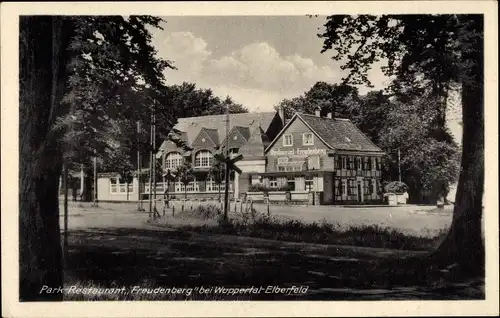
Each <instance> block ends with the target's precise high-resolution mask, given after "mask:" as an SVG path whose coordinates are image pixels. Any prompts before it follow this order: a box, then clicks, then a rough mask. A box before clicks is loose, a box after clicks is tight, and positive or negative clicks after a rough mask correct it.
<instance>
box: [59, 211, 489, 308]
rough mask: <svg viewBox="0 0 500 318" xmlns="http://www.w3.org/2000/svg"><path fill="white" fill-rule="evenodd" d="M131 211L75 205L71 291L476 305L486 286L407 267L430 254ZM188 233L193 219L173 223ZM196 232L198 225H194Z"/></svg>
mask: <svg viewBox="0 0 500 318" xmlns="http://www.w3.org/2000/svg"><path fill="white" fill-rule="evenodd" d="M134 210H135V206H131V205H112V204H110V205H106V204H101V207H100V208H93V209H91V208H90V207H88V206H83V207H79V206H78V205H76V204H70V218H69V220H70V222H69V226H70V233H69V257H68V260H67V263H66V269H65V274H66V276H65V277H66V278H65V286H66V288H69V287H70V286H71V285H74V286H87V287H88V286H94V287H95V286H101V287H113V286H115V287H126V288H127V290H129V291H130V290H132V288H133V286H140V287H141V288H146V287H148V286H149V287H150V288H169V287H170V288H171V287H175V288H195V287H198V288H200V287H204V288H210V287H211V288H215V287H226V288H231V287H251V286H264V287H267V286H278V287H282V288H285V287H292V286H296V287H297V286H307V292H306V293H301V294H293V293H292V294H290V295H287V294H280V293H277V294H276V293H265V292H263V293H259V294H237V295H227V294H223V293H216V292H215V290H214V291H212V292H210V293H208V294H207V293H203V294H202V293H200V292H196V291H194V289H193V291H192V293H190V294H189V295H187V294H186V293H184V294H172V293H169V294H137V293H135V294H132V293H128V294H122V295H118V296H117V295H101V296H88V295H87V296H82V295H75V294H69V293H67V294H66V296H65V297H66V299H68V300H83V299H94V300H100V299H195V300H197V299H262V300H264V299H282V300H297V299H300V300H306V299H309V300H311V299H318V300H320V299H321V300H328V299H332V300H349V299H350V300H353V299H386V300H387V299H467V298H468V299H480V298H484V291H483V290H482V285H483V282H482V280H481V279H478V280H475V281H473V282H461V281H455V280H454V279H453V277H452V274H450V273H446V272H443V273H440V274H439V277H438V276H433V277H430V276H427V274H425V273H422V272H419V270H418V269H416V268H415V267H414V266H408V264H407V263H406V262H405V260H407V259H411V258H412V257H418V256H421V255H423V254H424V253H425V251H407V250H396V249H376V248H366V247H361V246H357V247H356V246H338V245H331V244H312V243H304V242H290V241H278V240H270V239H263V238H257V237H244V236H234V235H225V234H217V233H207V232H196V231H186V230H180V229H178V228H175V227H174V228H165V227H158V226H152V225H150V224H147V223H146V222H145V221H146V219H147V213H144V212H134ZM177 221H178V222H179V223H178V224H177V226H179V227H182V226H185V225H186V224H185V223H183V222H187V223H188V224H189V222H191V221H189V218H182V217H179V218H177ZM191 225H196V224H193V223H191Z"/></svg>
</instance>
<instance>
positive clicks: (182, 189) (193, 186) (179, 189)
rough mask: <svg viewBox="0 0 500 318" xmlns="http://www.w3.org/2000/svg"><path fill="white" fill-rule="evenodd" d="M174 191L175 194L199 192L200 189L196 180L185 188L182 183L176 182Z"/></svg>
mask: <svg viewBox="0 0 500 318" xmlns="http://www.w3.org/2000/svg"><path fill="white" fill-rule="evenodd" d="M174 190H175V192H198V191H200V187H199V183H198V181H196V180H195V181H191V182H189V183H188V185H187V187H185V186H184V183H182V182H180V181H177V182H176V183H175V188H174Z"/></svg>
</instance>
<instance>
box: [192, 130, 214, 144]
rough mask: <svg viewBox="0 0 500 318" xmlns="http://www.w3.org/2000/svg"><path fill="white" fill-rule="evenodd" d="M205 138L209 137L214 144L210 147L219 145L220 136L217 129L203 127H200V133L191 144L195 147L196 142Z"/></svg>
mask: <svg viewBox="0 0 500 318" xmlns="http://www.w3.org/2000/svg"><path fill="white" fill-rule="evenodd" d="M203 138H205V139H207V138H208V141H209V142H210V143H211V144H212V145H211V146H210V147H216V146H218V145H219V136H218V135H217V129H209V128H205V127H203V128H201V129H200V131H199V133H198V135H197V136H196V138H195V139H194V140H193V142H192V143H191V146H193V147H195V144H198V143H200V142H201V141H202V140H203ZM205 145H206V144H205Z"/></svg>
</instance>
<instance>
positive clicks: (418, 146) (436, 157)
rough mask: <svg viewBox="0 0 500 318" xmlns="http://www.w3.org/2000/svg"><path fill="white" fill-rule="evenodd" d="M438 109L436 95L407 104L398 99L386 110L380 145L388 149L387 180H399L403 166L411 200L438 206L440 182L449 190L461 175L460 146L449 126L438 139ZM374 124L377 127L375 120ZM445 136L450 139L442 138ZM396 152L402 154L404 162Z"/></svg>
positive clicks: (380, 134) (402, 172) (403, 173)
mask: <svg viewBox="0 0 500 318" xmlns="http://www.w3.org/2000/svg"><path fill="white" fill-rule="evenodd" d="M435 107H436V98H435V97H434V96H432V95H431V96H429V95H424V96H421V95H416V94H415V95H413V99H412V100H408V101H405V102H404V103H403V102H401V101H400V100H399V98H397V99H394V100H393V101H392V102H391V104H390V105H388V107H386V108H387V112H386V113H385V116H384V125H383V126H382V127H378V128H379V131H378V133H379V137H378V138H379V139H378V145H379V146H380V147H381V148H382V149H386V150H387V155H386V156H385V158H384V169H383V172H384V178H385V179H389V180H397V177H398V174H399V171H398V170H399V169H398V168H399V167H398V165H400V167H401V174H402V180H403V181H404V182H406V183H407V184H408V185H409V186H410V189H409V193H410V197H411V199H412V201H414V202H419V203H421V202H430V201H433V202H434V203H435V202H436V200H437V195H438V193H437V192H435V190H436V187H435V186H434V185H437V184H436V182H437V181H438V180H441V181H443V182H444V183H445V185H446V187H448V185H449V184H452V183H454V182H456V179H457V176H458V169H459V147H458V145H457V144H456V143H455V142H454V141H453V139H452V138H451V136H450V134H449V133H448V132H447V131H446V127H444V128H441V129H439V130H440V131H441V133H440V134H439V135H438V136H437V135H436V134H435V131H436V127H435V125H436V121H435V117H436V116H437V112H436V111H435ZM373 123H374V124H375V125H376V124H377V122H376V121H375V119H373ZM444 135H446V136H449V138H442V137H443V136H444ZM395 149H399V151H400V154H401V155H400V162H398V160H399V159H398V158H396V156H395V153H394V152H395V151H394V150H395ZM429 194H430V195H429ZM440 194H445V193H440Z"/></svg>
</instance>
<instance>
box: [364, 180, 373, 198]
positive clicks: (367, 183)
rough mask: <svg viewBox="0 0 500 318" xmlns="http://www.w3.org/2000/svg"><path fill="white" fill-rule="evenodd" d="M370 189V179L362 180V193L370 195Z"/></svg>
mask: <svg viewBox="0 0 500 318" xmlns="http://www.w3.org/2000/svg"><path fill="white" fill-rule="evenodd" d="M371 190H372V185H371V180H364V189H363V194H364V195H370V194H372V191H371Z"/></svg>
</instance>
